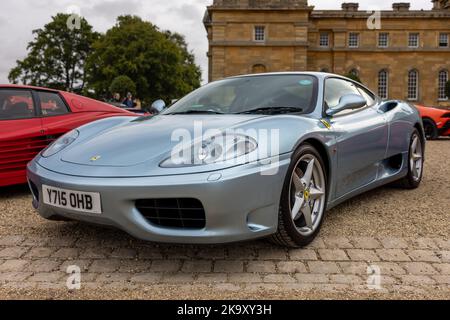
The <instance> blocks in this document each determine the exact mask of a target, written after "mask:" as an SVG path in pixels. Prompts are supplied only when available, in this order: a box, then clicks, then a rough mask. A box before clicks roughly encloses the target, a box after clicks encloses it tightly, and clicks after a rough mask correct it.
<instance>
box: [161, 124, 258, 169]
mask: <svg viewBox="0 0 450 320" xmlns="http://www.w3.org/2000/svg"><path fill="white" fill-rule="evenodd" d="M257 148H258V143H257V142H256V140H255V139H253V138H251V137H249V136H246V135H241V134H226V133H224V134H222V135H216V136H212V137H210V138H207V139H203V140H202V141H199V142H194V143H192V144H190V146H188V147H184V148H183V147H182V146H181V145H179V146H177V147H175V148H174V150H173V151H172V155H171V157H170V158H168V159H166V160H164V161H163V162H162V163H161V164H160V167H162V168H178V167H194V166H202V165H208V164H213V163H225V162H229V163H232V164H237V162H238V159H239V158H241V157H243V156H245V155H248V154H250V153H252V152H253V151H255V150H256V149H257Z"/></svg>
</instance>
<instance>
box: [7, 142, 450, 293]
mask: <svg viewBox="0 0 450 320" xmlns="http://www.w3.org/2000/svg"><path fill="white" fill-rule="evenodd" d="M444 146H445V147H444ZM449 146H450V145H449V141H438V142H435V143H431V144H429V148H428V149H429V151H428V165H427V172H426V178H425V180H424V184H423V186H422V187H421V188H420V189H418V190H414V191H404V190H397V189H391V188H383V189H379V190H376V191H373V192H371V193H368V194H366V195H363V196H361V197H359V198H356V199H354V200H352V201H350V202H348V203H346V204H344V205H342V206H340V207H338V208H337V209H334V210H332V211H331V212H330V213H329V216H328V217H327V220H326V221H325V225H324V229H323V231H322V232H321V234H320V235H319V237H318V239H317V240H316V241H315V242H314V243H313V244H312V245H310V246H309V247H308V248H305V249H285V248H281V247H277V246H274V245H272V244H270V243H268V242H266V241H256V242H247V243H239V244H231V245H217V246H190V245H187V246H181V245H165V244H154V243H146V242H143V241H140V240H136V239H133V238H131V237H130V236H128V235H126V234H124V233H123V232H121V231H117V230H110V229H104V228H100V227H94V226H88V225H85V224H82V223H77V222H69V223H67V222H66V223H65V222H49V221H45V220H42V219H40V218H39V217H37V215H36V214H35V213H34V212H33V210H32V209H31V208H30V204H29V201H30V196H29V195H28V193H27V192H26V190H25V189H23V188H13V189H12V190H11V189H8V190H7V191H6V192H4V193H3V194H1V193H0V299H7V298H23V297H33V298H41V299H53V298H75V299H77V298H163V299H173V298H179V299H187V298H191V299H194V298H195V299H201V298H227V299H228V298H254V299H258V298H302V299H303V298H306V299H308V298H349V299H352V298H444V299H450V237H449V227H450V226H449V221H450V210H449V209H448V208H449V207H450V206H449V204H450V203H449V201H450V200H449V198H450V197H448V195H449V194H450V166H449V165H448V163H445V162H444V160H442V159H449V157H450V148H449ZM446 161H447V162H448V160H446ZM437 171H438V172H437ZM446 195H447V198H445V196H446ZM424 199H425V200H424ZM393 221H394V222H393ZM392 224H394V225H396V224H398V225H399V227H397V228H393V227H392ZM69 266H78V267H79V268H80V271H81V289H80V290H73V291H70V290H68V289H67V286H66V285H67V279H68V277H69V274H68V273H67V270H68V267H69ZM378 275H379V276H380V277H378ZM378 280H380V282H379V283H378V282H377V281H378ZM377 284H378V285H379V286H376V285H377ZM369 285H370V286H369Z"/></svg>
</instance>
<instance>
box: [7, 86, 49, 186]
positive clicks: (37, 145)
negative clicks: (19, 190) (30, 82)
mask: <svg viewBox="0 0 450 320" xmlns="http://www.w3.org/2000/svg"><path fill="white" fill-rule="evenodd" d="M45 146H46V142H45V137H44V134H43V131H42V122H41V119H40V118H39V114H38V112H37V109H36V103H35V101H34V98H33V94H32V91H31V90H28V89H18V88H0V186H5V185H12V184H18V183H24V182H26V178H25V168H26V165H27V163H28V162H29V161H30V160H32V159H33V158H34V157H35V156H36V154H37V153H39V151H40V150H42V149H43V148H44V147H45Z"/></svg>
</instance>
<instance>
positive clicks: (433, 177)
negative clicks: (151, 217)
mask: <svg viewBox="0 0 450 320" xmlns="http://www.w3.org/2000/svg"><path fill="white" fill-rule="evenodd" d="M449 159H450V139H442V140H439V141H433V142H430V143H428V145H427V158H426V166H425V175H424V180H423V184H422V185H421V187H420V188H419V189H417V190H413V191H405V190H402V189H397V188H394V187H383V188H380V189H377V190H374V191H371V192H368V193H366V194H364V195H361V196H359V197H357V198H355V199H352V200H350V201H348V202H346V203H344V204H342V205H340V206H339V207H337V208H335V209H333V210H331V211H330V212H328V216H327V217H326V220H325V223H324V226H323V229H322V232H321V234H320V235H319V238H332V237H347V238H348V239H356V238H357V237H375V238H377V239H382V238H384V237H386V238H409V239H417V238H436V239H438V238H439V239H445V240H446V241H448V239H449V235H450V209H449V208H450V160H449ZM30 203H31V196H30V195H29V193H28V190H27V188H26V187H24V186H19V187H12V188H4V189H0V238H1V237H5V236H8V235H12V236H17V235H20V236H23V237H24V238H29V237H30V238H39V237H46V238H64V237H65V238H67V237H68V235H69V237H73V238H77V239H80V238H81V239H83V238H86V239H91V240H92V239H93V240H94V241H98V242H102V243H105V242H106V243H108V242H109V243H114V242H115V241H122V242H126V243H128V245H129V246H130V247H133V246H143V244H142V242H141V241H139V240H135V239H132V238H131V237H129V236H128V235H125V234H124V233H123V232H121V231H117V230H110V229H104V228H100V227H95V226H89V225H86V224H82V223H77V222H70V223H64V222H49V221H45V220H43V219H41V218H40V217H39V216H38V215H37V214H36V213H35V212H34V210H33V209H32V207H31V204H30ZM266 245H267V244H266V243H265V242H264V241H256V242H251V243H243V244H236V245H229V246H226V247H223V248H226V249H224V250H231V249H240V248H242V249H243V250H244V249H245V247H247V246H251V247H256V248H259V247H262V248H264V247H265V246H266ZM152 246H153V247H155V248H156V247H159V245H153V244H152ZM100 248H101V247H100ZM161 248H162V250H166V251H168V250H170V249H168V248H169V247H165V245H161ZM196 248H197V249H198V247H196ZM217 248H218V249H219V250H220V249H221V247H220V246H218V247H217ZM230 248H231V249H230ZM345 248H346V247H345V246H344V247H342V249H345ZM355 248H357V247H355ZM441 249H442V248H441ZM444 249H445V250H448V249H446V248H444ZM169 252H170V251H169ZM446 252H447V253H448V251H446ZM0 259H1V257H0ZM444 262H445V261H444ZM271 263H272V262H271ZM0 264H1V260H0ZM15 271H18V270H15ZM448 278H449V277H448V276H447V277H446V279H447V280H446V281H448ZM0 298H3V299H8V298H44V299H54V298H68V299H71V298H73V299H79V298H88V299H99V298H107V299H109V298H112V299H121V298H131V299H134V298H162V299H164V298H167V299H171V298H180V299H185V298H192V299H194V298H195V299H196V298H224V299H230V298H244V299H247V298H262V299H264V298H265V299H276V298H295V299H316V298H320V299H332V298H341V299H359V298H368V299H384V298H389V299H393V298H400V299H402V298H403V299H409V298H413V299H414V298H430V299H433V298H436V299H442V298H444V299H449V291H446V290H444V291H439V290H431V291H426V292H423V291H418V292H416V293H414V292H411V293H402V292H397V293H396V292H390V293H368V292H364V293H358V292H355V291H344V292H337V291H336V292H332V291H331V292H330V291H320V292H315V291H314V290H309V291H307V292H302V291H296V290H287V291H284V290H280V289H279V288H278V289H277V288H272V289H271V288H270V287H264V288H259V289H255V288H253V290H252V291H248V292H245V291H242V290H241V289H239V288H238V289H236V290H233V289H232V288H231V289H230V290H222V291H221V290H219V291H217V287H216V288H215V289H212V288H211V287H210V286H208V285H197V284H195V285H194V286H184V287H183V286H170V285H159V286H154V287H152V289H151V290H149V289H146V288H142V290H135V289H131V288H130V289H127V288H111V289H110V290H99V289H96V288H90V289H86V290H83V292H82V293H69V292H67V291H64V290H50V291H49V290H45V289H33V290H30V289H26V288H24V289H20V288H15V289H8V288H1V287H0Z"/></svg>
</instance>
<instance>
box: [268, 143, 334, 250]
mask: <svg viewBox="0 0 450 320" xmlns="http://www.w3.org/2000/svg"><path fill="white" fill-rule="evenodd" d="M326 203H327V176H326V172H325V166H324V162H323V160H322V157H321V156H320V154H319V152H317V150H316V149H315V148H314V147H313V146H311V145H310V144H303V145H302V146H301V147H300V148H299V149H298V150H297V151H296V152H295V153H294V156H293V158H292V163H291V166H290V167H289V170H288V175H287V177H286V180H285V184H284V187H283V193H282V195H281V203H280V211H279V218H278V231H277V233H276V234H275V235H273V236H272V238H271V240H272V242H275V243H277V244H280V245H283V246H287V247H303V246H306V245H308V244H310V243H311V242H312V241H313V240H314V238H315V237H316V236H317V234H318V233H319V230H320V227H321V226H322V222H323V218H324V215H325V210H326Z"/></svg>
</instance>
